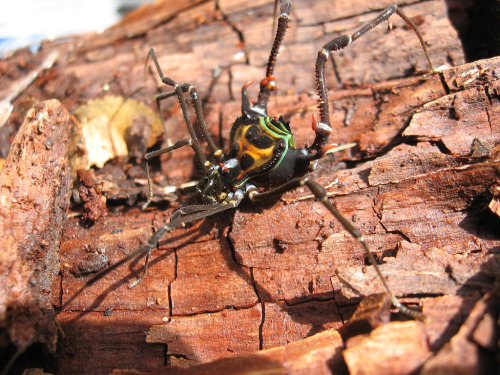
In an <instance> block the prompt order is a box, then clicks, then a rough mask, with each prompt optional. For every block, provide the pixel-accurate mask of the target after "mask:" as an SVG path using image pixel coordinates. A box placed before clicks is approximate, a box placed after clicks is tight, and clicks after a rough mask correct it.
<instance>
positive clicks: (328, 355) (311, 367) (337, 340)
mask: <svg viewBox="0 0 500 375" xmlns="http://www.w3.org/2000/svg"><path fill="white" fill-rule="evenodd" d="M342 348H343V342H342V338H341V337H340V335H339V333H338V332H337V331H336V330H333V329H331V330H327V331H324V332H321V333H318V334H316V335H313V336H311V337H308V338H306V339H304V340H301V341H298V342H295V343H291V344H289V345H286V346H280V347H276V348H272V349H267V350H262V351H259V352H255V353H252V354H247V355H240V356H235V357H231V358H224V359H219V360H217V361H213V362H210V363H206V364H202V365H197V366H193V367H190V368H180V367H176V366H173V367H165V368H163V369H158V370H156V371H153V372H151V374H158V375H159V374H165V375H167V374H168V375H202V374H203V375H205V374H206V375H208V374H234V375H238V374H242V375H243V374H247V375H251V374H263V373H265V374H276V375H280V374H283V375H284V374H310V373H314V374H318V375H323V374H324V375H327V374H331V373H332V372H333V373H335V374H339V375H340V374H345V373H346V372H345V367H344V365H343V362H342V360H341V358H340V355H339V353H340V350H341V349H342ZM113 374H115V375H126V374H144V373H142V372H137V371H127V370H125V371H120V370H117V371H114V372H113Z"/></svg>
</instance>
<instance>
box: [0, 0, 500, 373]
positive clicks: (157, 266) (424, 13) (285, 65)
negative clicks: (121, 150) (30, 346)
mask: <svg viewBox="0 0 500 375" xmlns="http://www.w3.org/2000/svg"><path fill="white" fill-rule="evenodd" d="M396 3H400V4H404V7H403V9H404V11H405V12H406V13H407V15H408V16H409V17H410V18H412V19H413V21H414V22H415V23H416V24H417V26H418V28H419V29H420V30H421V32H422V34H423V36H424V39H425V40H426V41H427V42H428V45H429V51H430V53H431V59H432V60H433V62H434V64H435V65H436V66H441V65H443V64H445V63H446V64H448V65H452V66H449V67H447V68H443V70H442V71H441V72H440V73H429V72H428V71H425V70H426V69H427V67H426V63H425V58H424V55H423V53H422V50H421V47H420V45H419V42H418V39H417V37H416V36H415V34H414V32H413V31H412V30H411V28H408V27H407V26H405V25H404V22H403V21H402V20H401V19H399V18H398V17H397V16H395V17H392V18H391V24H392V30H388V29H387V27H384V26H383V25H382V26H381V27H378V28H376V29H375V30H373V31H372V32H370V33H368V34H367V36H366V37H363V38H361V39H359V40H357V41H356V42H355V43H353V45H352V46H349V47H348V48H347V49H345V50H343V51H342V52H340V53H332V60H333V61H332V62H333V65H332V66H333V70H334V72H333V73H332V71H331V70H332V67H331V65H330V63H328V67H327V76H328V77H327V80H328V85H329V88H330V91H329V100H330V103H331V122H332V126H333V134H332V141H334V142H337V143H350V142H354V143H356V147H354V148H350V149H348V150H344V151H342V152H339V153H337V154H335V155H329V156H327V157H325V158H323V159H322V160H320V161H319V163H318V166H317V169H316V171H314V172H313V177H314V178H315V179H317V180H318V181H319V182H320V183H322V184H323V186H325V187H327V191H328V196H329V199H331V201H332V202H334V203H335V205H336V206H337V208H338V209H339V211H340V212H342V213H343V214H344V215H345V216H346V217H347V218H349V219H350V220H352V221H353V222H354V224H355V225H356V226H357V227H359V228H360V229H361V230H362V231H363V232H364V234H365V237H366V241H367V243H368V244H369V247H370V248H371V250H372V251H373V252H374V254H375V256H376V257H377V259H378V260H379V261H380V263H381V270H382V273H383V275H384V277H386V279H387V282H388V284H389V285H390V286H391V288H392V289H393V291H394V292H395V294H396V295H397V296H398V297H399V298H401V300H402V301H403V302H404V303H406V304H408V305H409V306H410V307H413V308H418V309H421V310H422V311H423V313H424V314H425V315H426V316H427V317H428V321H425V322H418V321H411V320H410V321H408V320H407V321H393V322H389V320H390V317H391V316H392V318H393V319H395V320H398V319H399V320H404V319H405V317H404V316H402V315H400V314H399V315H398V314H394V312H392V313H393V314H392V315H391V311H390V307H389V306H390V304H389V302H388V299H387V295H385V294H380V293H384V292H385V291H384V289H383V287H382V285H381V282H380V280H379V279H378V277H377V275H376V273H375V272H374V270H373V267H371V266H369V265H367V264H368V263H367V262H366V260H365V258H366V257H365V254H364V252H363V249H362V248H361V247H360V245H359V243H357V242H356V241H355V240H354V239H353V238H351V236H350V235H349V234H348V233H346V231H345V230H344V229H343V228H342V226H341V225H340V224H339V223H338V222H337V221H336V220H335V219H334V217H333V216H332V215H331V214H330V213H329V212H328V211H327V210H326V208H325V207H324V206H323V205H322V204H321V203H319V202H316V201H315V200H314V199H313V197H312V196H311V193H310V192H309V190H307V189H306V188H304V189H297V190H296V191H293V192H289V193H286V194H284V195H283V196H282V197H281V198H277V199H276V200H274V201H273V200H271V201H270V202H265V203H262V204H259V205H250V204H242V205H241V206H240V207H239V208H238V209H237V210H234V211H231V212H227V213H225V214H219V215H215V216H212V217H209V218H207V219H205V220H202V221H199V222H193V223H189V224H187V225H185V226H183V227H179V228H176V229H175V230H173V231H171V232H169V233H167V234H166V235H165V236H164V237H163V238H162V240H161V241H160V243H159V245H158V249H157V250H156V251H154V252H153V253H152V255H151V259H150V264H149V270H148V274H147V276H146V277H145V278H144V280H142V282H141V283H139V284H138V285H137V286H136V287H134V288H132V289H129V288H128V284H129V283H130V282H132V281H134V280H135V279H136V278H137V277H138V276H139V275H140V274H141V272H142V267H143V264H144V263H143V262H144V259H137V260H134V261H132V262H131V263H130V264H129V265H126V266H123V267H121V268H118V269H115V270H113V271H112V272H111V273H110V274H108V275H107V276H106V277H105V278H103V279H100V280H98V281H97V282H95V283H94V284H93V285H92V286H91V287H89V288H88V289H86V290H85V291H84V292H83V293H82V295H81V296H80V297H79V298H77V299H76V300H75V301H74V302H73V303H72V304H71V305H69V306H68V307H67V308H66V309H65V310H64V311H62V312H61V313H60V315H59V316H58V318H57V321H58V324H59V325H60V326H61V328H62V331H63V332H64V337H61V338H60V339H59V350H58V351H57V353H56V354H55V356H56V362H57V365H54V366H53V368H57V370H58V371H57V373H59V374H73V373H75V371H78V372H79V373H82V374H103V373H111V372H113V373H114V374H184V375H187V374H190V375H194V374H196V375H197V374H257V373H266V374H306V373H308V374H310V373H313V374H332V373H333V374H347V373H349V374H382V373H383V374H410V373H415V372H417V373H418V372H420V373H423V374H434V373H436V372H440V373H444V374H456V373H463V374H476V373H479V372H480V371H483V372H484V373H486V372H485V371H488V370H489V369H491V368H493V367H492V366H494V365H495V362H494V361H495V356H497V357H496V358H497V359H498V358H499V355H498V353H499V348H498V342H497V341H496V339H497V338H498V334H499V332H498V323H497V322H498V316H499V305H498V301H499V300H500V299H499V298H498V297H499V296H498V289H494V288H493V285H494V282H495V280H498V277H499V276H500V275H499V270H500V257H499V255H498V249H499V248H500V231H499V227H500V218H499V217H498V212H499V211H500V209H499V207H500V204H499V203H498V202H499V201H500V173H499V170H500V148H499V143H500V125H499V124H500V118H499V117H500V58H491V59H488V60H480V61H475V62H472V63H468V64H464V61H465V60H464V55H463V52H462V48H461V45H460V42H459V41H458V37H457V34H456V32H455V30H454V29H453V27H452V26H451V24H450V21H449V20H448V18H447V14H448V13H447V9H446V6H445V4H444V2H442V1H440V0H432V1H425V2H417V1H397V2H396ZM387 4H388V3H387V1H382V0H380V1H373V0H370V1H368V0H366V1H365V0H357V1H343V2H331V1H329V2H327V1H312V0H296V1H294V2H293V7H294V11H293V13H292V17H293V22H292V23H291V28H290V29H289V30H288V35H287V36H286V38H285V42H284V46H283V48H282V49H281V50H280V55H279V57H278V65H277V69H276V72H275V76H276V80H277V85H278V88H279V90H278V94H277V95H275V96H273V97H271V100H270V102H269V108H268V112H269V115H271V116H276V117H278V116H280V115H283V116H284V117H285V119H286V120H289V121H290V124H291V125H290V126H291V129H292V132H293V133H294V138H295V142H296V144H297V146H298V147H302V146H303V145H304V144H305V143H306V142H309V143H311V142H312V140H313V137H314V133H313V132H312V130H311V115H312V114H313V113H315V112H316V111H317V101H316V100H317V98H316V96H315V95H314V93H315V83H314V61H315V58H316V56H317V50H318V49H319V48H320V47H321V46H322V45H323V44H324V43H325V42H327V41H328V40H330V39H331V38H333V37H334V36H336V35H338V34H339V33H352V32H353V31H355V30H356V29H358V28H359V27H360V25H361V24H362V23H363V22H366V21H368V20H370V19H372V18H374V17H375V16H376V15H378V14H379V13H380V12H381V11H382V9H383V8H384V7H385V6H387ZM272 14H273V2H272V1H261V2H247V1H243V0H231V1H228V0H227V1H226V0H224V1H218V2H217V3H215V2H208V1H203V2H202V1H187V0H179V1H177V2H175V4H174V3H173V2H171V1H162V2H157V3H155V4H154V5H149V6H145V7H143V8H141V9H140V10H138V11H137V12H135V13H132V14H131V15H130V16H129V17H127V18H126V19H125V20H124V21H123V22H122V23H120V24H119V25H116V26H115V27H113V28H111V29H109V30H107V31H105V32H104V33H102V34H99V35H83V36H76V37H74V38H73V39H71V38H70V39H69V41H64V42H57V41H56V42H46V43H44V44H43V48H41V49H40V51H39V52H37V53H35V54H32V53H30V52H29V51H27V50H22V51H19V52H17V53H15V54H13V55H12V56H10V57H8V58H6V59H5V60H3V61H2V62H1V64H0V69H1V73H2V74H1V75H0V82H1V85H0V87H11V86H12V85H13V84H14V83H15V82H17V81H18V80H20V79H22V78H23V76H24V75H26V74H27V73H26V72H29V71H33V70H36V69H37V67H38V66H39V65H40V64H42V62H43V61H44V60H45V59H46V57H47V56H48V55H49V53H50V52H51V51H57V52H58V54H59V56H60V58H59V59H58V60H57V62H56V64H55V65H54V67H52V68H51V69H50V70H46V71H43V72H41V73H39V78H38V79H37V80H36V81H35V82H34V84H32V85H31V86H29V87H28V88H27V89H26V90H25V91H23V93H22V94H21V95H19V97H18V98H17V99H16V100H14V101H13V103H12V104H13V105H14V109H13V112H12V115H11V116H10V118H9V120H8V121H7V123H6V124H5V125H4V126H3V127H1V126H0V157H5V155H4V154H3V152H4V150H7V149H8V148H9V142H12V145H11V146H10V148H11V150H10V154H9V156H8V157H7V158H6V161H5V165H4V167H3V171H2V172H1V173H2V175H1V176H2V177H1V178H0V247H2V250H3V251H2V252H1V253H2V255H1V259H0V267H1V268H0V280H1V281H2V283H1V284H2V287H1V288H2V289H1V292H0V318H1V322H0V324H1V326H2V328H4V330H5V332H6V333H7V335H8V337H9V339H10V341H11V342H13V343H15V345H20V344H22V343H23V342H25V341H26V340H27V339H28V338H29V336H30V334H31V333H32V332H33V331H34V327H37V326H39V325H40V324H42V323H43V322H44V321H45V319H46V317H47V316H49V315H50V314H51V312H50V310H48V309H49V308H50V305H54V306H56V307H58V306H61V304H62V303H64V302H65V301H67V300H68V298H70V297H71V296H72V295H73V294H74V293H75V292H76V291H77V290H78V289H79V288H80V287H81V286H82V285H84V284H85V282H86V280H88V277H89V276H88V275H92V274H94V273H95V272H97V271H99V270H100V269H103V268H104V267H107V266H108V265H110V264H114V263H116V262H117V261H119V260H120V259H121V258H123V257H124V256H125V255H127V254H129V253H131V252H133V251H134V250H136V249H138V248H139V247H140V246H141V245H143V244H145V243H146V241H147V240H148V239H149V238H150V236H151V235H152V233H153V231H154V230H155V229H158V228H159V227H160V226H161V225H162V224H163V222H164V221H168V220H169V218H170V216H171V215H172V213H173V212H174V211H175V210H176V209H178V208H180V207H183V206H187V205H189V204H195V203H199V200H198V197H197V196H196V194H195V193H194V189H192V187H191V188H190V187H189V186H192V185H193V184H192V181H193V180H197V179H199V177H200V176H201V175H200V169H199V165H198V162H197V161H196V160H195V157H194V155H193V152H192V150H191V149H189V147H186V148H182V149H179V150H177V151H175V152H173V153H172V154H169V155H165V156H164V157H162V158H161V160H160V161H156V162H155V163H153V165H152V178H153V182H154V189H153V190H154V192H155V198H154V204H153V205H152V207H150V208H148V210H146V211H145V212H143V211H141V210H140V205H141V204H142V203H143V202H144V199H145V197H146V194H147V192H146V190H147V186H146V185H147V182H146V179H145V176H144V172H143V170H142V166H141V165H140V163H137V159H138V155H139V154H140V153H141V152H142V151H140V150H143V149H144V147H145V145H146V142H147V141H146V140H145V139H142V140H137V138H141V134H143V135H144V137H146V135H147V134H149V132H150V131H149V130H148V129H137V127H138V125H137V124H142V123H144V121H145V120H144V114H142V113H131V114H130V116H131V117H133V118H132V120H131V121H129V122H130V123H133V124H136V125H135V128H134V129H132V130H131V131H130V132H131V133H132V134H135V138H134V137H130V139H136V141H137V142H139V145H138V144H135V145H132V146H130V145H127V146H128V150H129V158H127V157H119V158H114V159H113V160H110V161H108V162H106V163H105V164H104V166H103V167H102V168H97V167H95V168H92V169H86V168H87V167H85V168H83V167H82V166H81V165H82V164H75V165H79V167H75V168H74V169H75V170H72V171H71V173H70V172H69V170H68V168H69V167H68V161H67V160H68V142H69V143H71V144H73V146H74V149H73V150H70V151H69V154H70V156H69V158H70V160H71V161H72V162H73V161H74V160H75V159H74V158H75V157H76V158H78V157H82V158H83V157H87V156H89V155H87V153H88V152H91V151H92V149H93V148H92V147H88V148H86V147H85V146H84V145H83V143H82V142H81V138H80V136H79V135H78V134H80V135H81V129H80V128H79V127H78V126H77V124H76V121H77V120H76V118H75V117H72V118H71V120H70V117H69V116H68V112H69V113H71V114H74V113H75V111H77V109H78V108H81V107H82V106H85V105H87V104H88V103H89V101H90V100H97V99H99V102H102V103H106V102H107V101H106V100H109V98H108V96H113V97H122V98H126V99H133V100H134V101H137V102H138V103H140V106H144V105H146V106H149V107H151V108H154V109H155V110H156V106H155V103H154V99H153V96H154V95H155V94H156V93H157V92H158V91H157V84H159V82H157V81H158V78H157V77H156V75H155V76H154V78H152V77H151V76H150V75H146V77H144V70H145V69H144V61H145V59H146V56H147V53H148V49H149V48H150V47H154V48H155V49H156V54H157V55H158V57H159V62H160V65H161V67H162V70H163V72H164V74H166V75H168V76H171V77H173V78H174V79H175V80H176V81H177V82H183V81H187V82H189V83H192V84H194V85H196V87H197V89H198V91H199V93H200V96H201V97H202V98H203V100H204V103H205V106H204V114H205V118H206V121H207V125H208V127H209V131H210V133H211V134H212V135H213V136H214V139H215V140H216V142H218V143H219V144H220V145H221V147H222V148H223V149H224V150H225V149H226V147H227V143H228V138H229V132H230V128H231V125H232V124H233V122H234V120H235V119H236V118H237V116H239V115H240V113H241V101H240V94H239V93H240V90H241V86H242V85H243V84H244V83H246V82H247V81H249V80H254V81H255V82H259V81H260V79H262V78H263V76H264V65H265V62H266V60H267V57H268V55H269V50H270V45H271V33H272V30H271V26H272V22H273V17H272ZM214 69H216V71H215V72H214ZM414 72H415V73H414ZM257 92H258V84H257V83H255V84H253V85H251V86H250V87H249V95H250V97H251V98H256V95H257ZM0 96H1V97H2V98H3V97H6V94H5V93H4V92H3V91H0ZM53 98H56V99H58V100H59V101H60V102H57V101H55V100H48V99H53ZM101 99H102V100H101ZM43 100H46V101H43ZM37 102H39V103H38V104H36V105H35V107H34V109H33V110H32V111H31V112H29V113H28V116H27V117H26V120H25V122H24V125H23V126H22V127H21V123H22V122H23V118H24V115H25V114H26V112H27V110H28V108H30V107H31V106H32V105H33V103H37ZM162 110H163V114H164V117H165V118H166V128H167V130H168V132H169V136H170V137H171V138H172V140H173V141H176V140H180V139H183V138H186V137H188V136H189V135H188V131H187V129H186V126H185V124H184V121H183V119H182V116H181V115H180V109H179V104H178V103H177V101H176V100H175V99H173V98H172V99H170V100H167V101H164V102H162ZM96 116H97V117H99V116H100V114H99V113H97V114H96ZM81 121H82V122H81V124H80V126H81V125H82V124H83V123H84V121H83V119H82V120H81ZM70 122H71V123H70ZM70 126H71V129H72V134H71V135H70V133H69V128H70ZM148 126H149V125H148ZM19 127H21V130H19V133H18V136H17V137H16V138H15V139H14V134H15V133H16V132H17V130H18V128H19ZM78 129H80V130H78ZM141 130H144V131H141ZM78 131H80V133H78ZM73 133H74V134H73ZM98 135H99V134H98ZM68 137H69V138H70V139H69V140H68ZM102 137H103V138H105V137H107V134H106V131H103V132H102ZM124 139H127V137H126V136H124ZM125 142H127V141H126V140H125ZM160 143H161V142H160ZM110 145H111V146H110V147H111V148H112V147H114V146H113V142H111V143H110ZM94 146H95V145H94ZM161 146H162V145H161V144H159V145H157V147H161ZM75 155H76V156H75ZM90 157H92V156H91V155H90ZM339 164H340V166H339ZM71 165H73V164H71ZM346 165H347V166H348V167H349V168H345V167H346ZM78 168H80V170H78V171H77V170H76V169H78ZM70 175H71V176H73V177H74V178H76V181H75V182H74V189H73V192H72V198H73V201H74V204H73V205H72V209H71V210H70V212H69V214H68V215H67V214H66V211H67V209H68V206H69V202H70V200H69V195H70V184H71V178H70ZM180 187H182V188H180ZM160 192H164V193H162V194H160ZM104 203H106V205H104ZM488 207H490V208H488ZM63 228H64V232H63ZM59 242H60V243H59ZM59 262H60V270H59ZM58 273H59V276H58ZM365 296H370V298H369V299H366V300H364V299H363V297H365ZM361 300H362V301H363V302H362V303H361V305H359V309H358V311H356V313H355V310H356V309H357V308H358V304H359V302H360V301H361ZM40 311H42V312H40ZM11 322H12V323H11ZM346 322H348V324H347V325H344V324H345V323H346ZM49 328H51V329H49V330H48V331H47V332H46V333H45V334H44V335H43V336H42V337H41V338H40V341H42V342H47V343H48V345H47V347H48V350H49V351H50V350H54V344H55V338H56V332H55V327H54V325H52V327H49ZM5 337H7V336H5ZM3 342H4V341H2V343H3ZM3 359H4V358H3V357H2V361H3ZM42 365H43V364H38V365H37V367H41V366H42Z"/></svg>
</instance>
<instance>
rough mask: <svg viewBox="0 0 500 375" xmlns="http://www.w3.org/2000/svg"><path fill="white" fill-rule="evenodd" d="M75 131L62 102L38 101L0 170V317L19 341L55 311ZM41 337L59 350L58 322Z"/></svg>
mask: <svg viewBox="0 0 500 375" xmlns="http://www.w3.org/2000/svg"><path fill="white" fill-rule="evenodd" d="M69 132H70V119H69V115H68V112H67V111H66V109H65V108H64V107H62V106H61V103H59V102H58V101H57V100H49V101H46V102H42V103H40V104H38V105H36V106H35V107H34V108H33V109H31V110H30V111H29V112H28V114H27V116H26V119H25V121H24V123H23V125H22V126H21V128H20V130H19V132H18V133H17V135H16V137H15V139H14V141H13V143H12V145H11V150H10V153H9V157H8V158H7V160H6V161H5V164H4V166H3V169H2V171H1V173H0V233H1V236H0V249H1V252H0V254H1V257H0V269H1V272H0V283H1V290H0V321H1V325H2V328H3V329H5V331H6V332H7V333H8V335H9V337H10V340H12V342H14V343H16V344H17V345H21V344H22V343H24V342H25V341H26V340H28V339H29V338H30V337H31V336H32V335H33V334H34V333H35V331H36V330H37V328H38V327H39V326H40V325H42V324H44V323H45V322H46V321H47V320H49V319H50V317H51V316H52V315H53V310H52V306H51V305H52V298H53V296H52V295H51V293H50V291H51V289H52V288H53V284H54V283H55V281H56V278H57V275H58V273H59V256H58V252H59V245H60V240H61V234H62V231H63V226H64V223H65V221H66V214H67V211H68V208H69V194H70V185H71V179H70V175H69V166H68V142H69V141H68V138H69ZM40 340H42V341H44V342H46V343H47V345H48V346H49V347H50V348H52V350H54V349H55V342H56V337H55V335H54V324H52V331H51V330H50V329H49V330H48V331H47V332H46V335H42V336H41V337H40Z"/></svg>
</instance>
